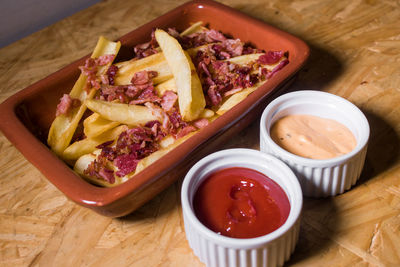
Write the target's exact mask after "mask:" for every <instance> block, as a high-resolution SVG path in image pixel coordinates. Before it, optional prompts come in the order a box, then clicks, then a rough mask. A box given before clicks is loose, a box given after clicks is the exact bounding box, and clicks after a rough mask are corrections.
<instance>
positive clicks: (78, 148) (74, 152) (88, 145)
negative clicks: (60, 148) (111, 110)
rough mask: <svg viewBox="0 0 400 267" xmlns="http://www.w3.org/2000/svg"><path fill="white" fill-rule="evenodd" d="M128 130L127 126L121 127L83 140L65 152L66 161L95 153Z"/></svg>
mask: <svg viewBox="0 0 400 267" xmlns="http://www.w3.org/2000/svg"><path fill="white" fill-rule="evenodd" d="M127 129H128V127H127V126H126V125H121V126H118V127H116V128H114V129H110V130H108V131H106V132H103V133H102V134H100V135H98V136H96V137H94V138H85V139H83V140H80V141H77V142H74V143H73V144H71V145H70V146H68V147H67V148H66V149H65V150H64V153H63V158H64V159H65V160H77V159H78V158H79V157H81V156H83V155H85V154H89V153H92V152H93V151H95V150H96V147H97V146H98V145H101V144H103V143H105V142H107V141H112V140H114V139H116V138H117V137H118V136H119V135H120V134H121V133H122V132H123V131H126V130H127Z"/></svg>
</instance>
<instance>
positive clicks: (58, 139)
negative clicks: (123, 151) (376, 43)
mask: <svg viewBox="0 0 400 267" xmlns="http://www.w3.org/2000/svg"><path fill="white" fill-rule="evenodd" d="M120 47H121V43H120V42H111V41H109V40H107V39H106V38H104V37H103V36H101V37H100V38H99V41H98V42H97V45H96V48H95V49H94V51H93V53H92V56H91V57H92V58H98V57H99V56H101V55H108V54H111V55H117V53H118V51H119V48H120ZM110 64H111V63H110ZM105 69H106V66H104V67H103V68H101V69H100V70H99V73H103V72H104V71H105ZM85 86H86V76H85V75H83V74H81V75H80V76H79V78H78V80H77V81H76V83H75V85H74V87H73V88H72V90H71V92H70V96H71V97H72V98H77V99H79V100H80V101H81V103H83V102H84V101H85V100H86V99H91V98H93V96H94V95H95V93H96V91H95V90H93V89H92V90H91V91H90V92H89V93H87V92H86V91H85V90H84V88H85ZM85 110H86V106H85V105H82V104H81V105H80V106H79V107H76V108H74V109H73V110H72V111H71V112H70V113H69V114H61V115H59V116H57V117H56V118H55V119H54V121H53V123H52V125H51V127H50V130H49V135H48V139H47V143H48V144H49V146H50V147H51V149H52V150H53V151H54V152H55V153H56V154H57V155H62V153H63V152H64V150H65V149H66V148H67V146H68V145H69V143H70V142H71V139H72V136H73V135H74V132H75V130H76V127H77V126H78V123H79V121H80V120H81V118H82V116H83V114H84V113H85Z"/></svg>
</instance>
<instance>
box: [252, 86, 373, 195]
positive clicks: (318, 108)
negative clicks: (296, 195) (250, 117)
mask: <svg viewBox="0 0 400 267" xmlns="http://www.w3.org/2000/svg"><path fill="white" fill-rule="evenodd" d="M291 114H308V115H314V116H319V117H323V118H328V119H333V120H336V121H338V122H340V123H342V124H344V125H345V126H346V127H347V128H348V129H349V130H350V131H351V132H352V133H353V135H354V137H355V138H356V140H357V145H356V147H355V148H354V149H353V150H352V151H351V152H350V153H347V154H345V155H342V156H339V157H335V158H331V159H324V160H316V159H309V158H304V157H301V156H297V155H294V154H292V153H290V152H288V151H286V150H285V149H283V148H281V147H280V146H279V145H278V144H276V143H275V142H274V141H273V140H272V138H271V136H270V128H271V126H272V125H273V123H274V122H275V121H277V120H278V119H280V118H282V117H284V116H287V115H291ZM369 133H370V129H369V124H368V121H367V119H366V117H365V116H364V114H363V113H362V112H361V110H360V109H358V108H357V107H356V106H355V105H354V104H352V103H351V102H349V101H347V100H346V99H344V98H342V97H339V96H336V95H333V94H329V93H325V92H320V91H297V92H292V93H288V94H284V95H282V96H280V97H278V98H276V99H275V100H274V101H272V102H271V103H270V104H269V105H268V106H267V107H266V109H265V110H264V112H263V114H262V117H261V121H260V150H261V151H263V152H266V153H269V154H272V155H274V156H275V157H277V158H280V159H281V160H283V161H284V162H285V163H286V164H287V165H289V167H291V169H292V170H293V171H294V172H295V174H296V176H297V178H298V179H299V181H300V184H301V187H302V190H303V194H304V195H305V196H309V197H327V196H335V195H338V194H342V193H343V192H345V191H346V190H349V189H350V188H351V186H353V185H354V184H355V183H356V181H357V180H358V178H359V177H360V174H361V171H362V168H363V166H364V161H365V156H366V153H367V144H368V139H369Z"/></svg>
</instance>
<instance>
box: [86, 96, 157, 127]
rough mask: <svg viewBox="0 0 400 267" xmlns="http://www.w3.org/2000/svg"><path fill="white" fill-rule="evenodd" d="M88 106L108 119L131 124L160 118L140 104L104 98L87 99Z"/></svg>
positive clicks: (140, 123) (139, 123)
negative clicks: (109, 100)
mask: <svg viewBox="0 0 400 267" xmlns="http://www.w3.org/2000/svg"><path fill="white" fill-rule="evenodd" d="M85 104H86V106H87V107H88V108H89V109H90V110H91V111H93V112H96V113H98V114H99V115H100V116H101V117H103V118H104V119H106V120H111V121H115V122H118V123H122V124H127V125H131V126H137V125H144V124H146V123H147V122H149V121H154V120H158V117H157V116H155V115H154V114H153V113H152V112H151V110H150V109H148V108H147V107H145V106H140V105H128V104H121V103H114V102H106V101H102V100H94V99H91V100H87V101H86V102H85Z"/></svg>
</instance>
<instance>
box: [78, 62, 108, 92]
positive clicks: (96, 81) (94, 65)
mask: <svg viewBox="0 0 400 267" xmlns="http://www.w3.org/2000/svg"><path fill="white" fill-rule="evenodd" d="M114 58H115V55H103V56H100V57H98V58H88V59H86V61H85V65H83V66H80V67H79V69H80V70H81V71H82V73H83V74H84V75H86V76H87V79H86V85H85V90H86V91H88V90H89V89H91V88H95V89H100V86H101V80H102V78H98V77H97V75H96V74H97V71H98V67H100V66H105V65H107V64H108V63H110V62H112V61H113V60H114Z"/></svg>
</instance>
